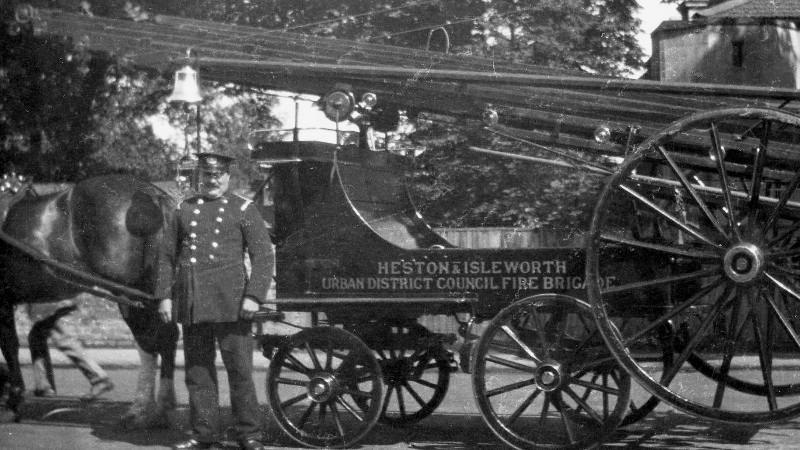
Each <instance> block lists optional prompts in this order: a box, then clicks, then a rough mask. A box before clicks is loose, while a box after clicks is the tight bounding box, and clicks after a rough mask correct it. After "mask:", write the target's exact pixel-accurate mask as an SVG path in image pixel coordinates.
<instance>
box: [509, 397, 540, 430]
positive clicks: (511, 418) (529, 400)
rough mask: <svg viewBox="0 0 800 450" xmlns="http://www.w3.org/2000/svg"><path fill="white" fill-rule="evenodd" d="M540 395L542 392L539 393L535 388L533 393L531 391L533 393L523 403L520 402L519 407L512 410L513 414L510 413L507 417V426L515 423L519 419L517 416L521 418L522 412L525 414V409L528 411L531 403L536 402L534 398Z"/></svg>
mask: <svg viewBox="0 0 800 450" xmlns="http://www.w3.org/2000/svg"><path fill="white" fill-rule="evenodd" d="M541 393H542V391H541V390H540V389H538V388H537V389H536V390H535V391H533V392H532V393H531V395H529V396H528V397H527V398H526V399H525V401H523V402H522V403H521V404H520V405H519V406H518V407H517V409H515V410H514V412H513V413H511V415H510V416H508V424H509V425H512V424H513V423H514V422H516V421H517V419H518V418H519V416H521V415H522V413H523V412H525V410H526V409H528V407H529V406H531V403H533V401H534V400H536V397H537V396H539V394H541ZM545 404H546V403H545Z"/></svg>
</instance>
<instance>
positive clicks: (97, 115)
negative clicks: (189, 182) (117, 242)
mask: <svg viewBox="0 0 800 450" xmlns="http://www.w3.org/2000/svg"><path fill="white" fill-rule="evenodd" d="M35 3H37V4H39V5H40V6H43V7H51V8H52V7H61V8H63V9H67V10H76V9H78V8H79V7H80V8H83V9H84V10H89V11H90V12H91V13H93V14H95V15H101V16H112V17H125V18H128V19H133V20H141V19H145V18H147V17H149V16H151V15H153V14H160V13H163V14H172V15H179V16H183V17H188V18H196V19H205V20H216V21H222V22H229V23H239V24H247V25H255V26H260V27H265V28H274V29H284V30H291V31H298V32H304V33H309V34H316V35H322V36H331V37H338V38H347V39H356V40H362V41H370V42H376V43H385V44H393V45H403V46H410V47H415V48H426V47H430V48H431V49H433V50H448V51H452V52H460V53H468V54H477V55H484V56H489V57H491V58H494V59H495V60H497V61H515V62H522V63H526V64H538V65H543V66H548V67H559V68H567V69H575V68H581V69H583V70H587V71H592V72H598V73H601V74H606V75H619V74H622V73H625V71H626V70H627V68H638V67H640V66H641V64H642V61H641V59H642V54H641V51H640V50H639V48H638V46H637V44H636V42H635V40H634V35H635V32H636V31H637V28H638V21H637V20H636V19H635V18H634V16H633V12H634V11H635V9H636V8H637V5H636V2H635V0H562V1H555V0H537V1H532V0H528V1H525V0H416V1H407V0H383V1H368V0H340V1H336V2H333V1H327V0H302V1H297V0H274V1H271V2H260V1H259V2H257V1H246V0H225V1H218V0H192V1H187V0H175V1H171V2H162V1H160V0H144V1H141V2H136V3H131V2H129V1H124V0H106V1H95V2H91V4H89V3H88V2H81V3H79V2H77V1H76V0H39V1H38V2H35ZM87 5H88V6H87ZM440 27H441V28H443V29H446V30H447V39H445V36H444V34H443V33H441V31H437V32H434V33H431V30H435V29H437V30H438V29H439V28H440ZM0 39H3V48H2V50H0V51H1V52H3V59H2V62H0V83H4V84H3V87H6V88H7V89H4V90H3V92H2V93H0V102H2V103H0V108H2V109H0V113H2V114H0V139H2V142H3V143H4V151H3V152H2V154H1V155H0V161H2V162H3V164H4V166H7V164H8V163H12V162H13V163H14V164H16V165H18V166H22V167H21V169H22V168H24V169H25V170H26V171H29V172H30V171H31V170H32V169H35V170H38V172H37V175H38V176H39V177H40V179H48V180H73V179H76V178H79V177H82V176H87V175H90V174H94V173H99V172H104V171H105V172H107V171H123V170H124V171H134V172H138V173H141V174H144V175H148V176H158V177H164V176H165V173H164V172H165V170H166V169H165V168H166V167H169V165H168V164H167V163H169V162H171V161H172V160H173V159H175V158H176V157H179V156H180V155H181V153H182V152H183V148H182V147H183V146H181V145H178V146H175V145H174V144H170V143H167V142H162V141H160V140H159V139H158V138H157V137H156V136H155V134H154V133H153V130H152V128H151V127H150V126H149V123H148V121H147V117H149V116H150V115H152V114H155V113H161V112H166V113H167V114H168V115H169V116H170V118H171V120H172V121H173V123H174V124H175V125H177V126H178V127H179V128H185V127H190V125H191V123H192V119H191V117H190V116H189V115H187V114H186V113H184V112H182V111H180V110H173V109H171V108H167V107H166V106H165V104H164V98H165V97H166V95H167V94H168V92H169V80H167V79H166V78H165V77H164V76H162V75H161V74H153V73H146V72H139V71H136V70H133V69H130V68H127V67H125V66H124V65H122V64H121V62H120V61H113V60H108V59H104V58H103V57H102V56H100V55H90V56H91V57H90V58H87V57H86V55H85V54H84V53H83V52H81V51H79V49H75V48H73V47H70V46H69V45H68V44H67V43H63V42H60V43H59V42H55V41H39V40H35V39H29V38H26V37H22V36H10V35H7V34H4V35H3V37H2V38H0ZM446 41H449V42H447V44H449V45H447V48H445V43H446ZM32 55H36V56H35V57H34V56H32ZM70 55H71V56H70ZM31 80H33V83H31ZM206 86H209V85H208V83H207V84H206ZM239 88H241V87H239ZM239 88H237V87H229V86H216V85H212V86H210V87H209V92H211V93H212V95H210V96H209V98H208V99H206V100H205V101H204V103H203V107H202V111H203V124H204V129H205V133H204V136H205V140H206V141H207V145H212V144H213V145H234V146H242V148H244V146H243V143H244V140H245V136H244V135H243V133H246V130H249V129H250V127H252V126H259V125H264V124H268V123H270V120H269V106H268V101H267V100H266V99H267V98H268V97H265V96H263V95H260V94H253V93H252V92H250V93H242V92H241V91H239V92H233V91H232V89H233V90H236V89H239ZM231 94H233V97H230V95H231ZM217 95H219V96H227V97H228V98H234V100H233V101H232V102H225V103H223V102H220V101H218V100H217V98H221V97H217ZM240 95H241V96H240ZM237 96H238V97H237ZM260 102H261V103H260ZM256 103H258V105H256ZM3 117H5V119H3ZM417 128H418V132H417V135H412V136H411V138H412V139H415V140H416V141H418V142H420V143H425V144H426V146H427V149H428V150H427V152H426V153H425V154H424V155H423V156H422V158H421V159H420V160H419V161H418V163H419V164H418V166H419V167H420V176H419V177H418V179H417V180H418V182H419V183H421V184H419V186H418V192H422V193H424V194H426V196H427V197H428V199H438V200H442V201H445V202H447V204H448V205H450V206H455V207H456V209H455V210H454V211H448V210H447V208H444V207H438V206H435V205H432V204H429V205H428V206H427V210H428V211H429V212H430V213H431V218H432V220H433V222H434V223H436V224H483V225H518V226H553V224H555V223H557V222H558V220H557V219H555V218H553V217H552V214H551V212H548V211H547V209H548V208H555V209H559V204H569V205H570V206H569V207H570V208H571V207H573V205H575V204H578V205H582V204H585V203H587V202H586V201H584V198H585V197H586V196H585V195H584V194H583V193H585V192H588V191H589V190H590V189H589V188H590V187H591V186H592V185H593V183H594V181H591V177H589V178H587V177H585V176H584V175H581V174H579V173H578V172H576V171H565V172H564V173H559V172H557V171H553V170H552V169H551V168H549V167H547V168H541V167H533V168H531V167H530V166H529V165H528V164H527V163H519V162H513V161H498V160H494V159H490V158H486V157H476V156H475V155H470V154H466V153H464V152H463V151H462V150H460V149H459V146H460V145H462V144H461V143H463V142H464V140H465V139H467V138H469V139H472V140H473V141H475V142H480V143H483V144H486V145H492V146H494V148H495V149H499V150H502V149H512V150H513V149H514V147H512V146H510V145H511V144H510V143H508V142H503V141H499V140H489V139H487V138H486V137H485V136H475V135H474V133H472V134H470V129H469V126H466V127H463V126H462V127H457V126H449V127H446V128H444V129H440V130H439V131H442V132H444V133H445V134H446V135H447V136H446V137H445V139H443V141H445V142H446V144H445V145H439V144H438V143H437V142H438V141H442V139H429V137H428V136H426V133H428V134H430V132H431V130H434V129H433V128H426V126H423V125H419V126H418V127H417ZM434 128H435V127H434ZM434 131H436V130H434ZM436 132H438V131H436ZM434 134H435V133H434ZM190 136H191V137H193V136H194V133H191V135H190ZM215 140H217V141H218V142H216V141H215ZM448 158H450V160H448ZM33 161H36V163H33ZM40 161H44V162H45V164H40V163H39V162H40ZM448 161H452V163H449V162H448ZM37 164H38V166H40V167H39V169H36V168H35V166H37ZM166 175H168V174H166ZM472 177H478V179H479V180H482V181H481V182H480V183H476V182H475V180H473V179H472ZM426 183H427V184H426ZM562 185H565V186H569V187H570V189H569V190H571V191H572V192H575V193H577V194H578V197H579V198H575V199H573V200H564V201H563V202H558V201H556V202H555V203H556V204H555V205H554V204H552V203H553V202H550V203H548V200H546V199H545V197H548V198H550V197H552V198H555V199H556V200H558V199H562V197H559V196H558V195H557V194H553V193H552V192H551V191H552V190H554V189H555V188H556V187H559V186H562ZM565 208H566V207H561V208H560V209H561V210H564V209H565ZM562 212H567V214H566V217H567V219H564V220H562V222H569V221H574V217H573V218H570V217H571V216H572V214H571V213H569V211H562ZM559 220H560V219H559Z"/></svg>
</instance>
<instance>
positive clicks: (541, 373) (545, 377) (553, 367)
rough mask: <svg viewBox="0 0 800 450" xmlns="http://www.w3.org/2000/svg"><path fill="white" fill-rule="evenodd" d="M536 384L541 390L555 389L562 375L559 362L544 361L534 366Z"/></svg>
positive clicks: (560, 381) (559, 383) (559, 384)
mask: <svg viewBox="0 0 800 450" xmlns="http://www.w3.org/2000/svg"><path fill="white" fill-rule="evenodd" d="M534 376H535V378H536V384H537V386H539V389H541V390H543V391H548V392H550V391H555V390H556V389H558V388H560V387H561V384H562V382H563V380H564V376H563V374H562V370H561V364H559V363H557V362H549V363H544V364H542V365H540V366H539V367H537V368H536V373H535V375H534Z"/></svg>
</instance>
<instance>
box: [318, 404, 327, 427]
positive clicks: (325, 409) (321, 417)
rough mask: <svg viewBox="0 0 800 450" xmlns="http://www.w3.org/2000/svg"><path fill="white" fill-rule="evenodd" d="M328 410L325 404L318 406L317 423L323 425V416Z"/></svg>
mask: <svg viewBox="0 0 800 450" xmlns="http://www.w3.org/2000/svg"><path fill="white" fill-rule="evenodd" d="M327 410H328V408H327V404H326V403H320V404H319V423H321V424H322V423H325V415H326V411H327Z"/></svg>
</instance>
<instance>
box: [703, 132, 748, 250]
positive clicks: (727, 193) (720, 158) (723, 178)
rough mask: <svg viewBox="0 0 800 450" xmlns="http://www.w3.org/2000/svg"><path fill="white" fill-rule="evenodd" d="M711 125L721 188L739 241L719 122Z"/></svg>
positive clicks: (734, 232) (730, 223)
mask: <svg viewBox="0 0 800 450" xmlns="http://www.w3.org/2000/svg"><path fill="white" fill-rule="evenodd" d="M710 125H711V128H710V130H709V133H710V137H711V146H712V147H713V150H714V154H715V155H716V158H715V160H716V162H717V171H718V172H719V181H720V188H721V189H722V196H723V198H724V199H725V206H727V208H728V214H727V215H728V224H729V225H730V227H731V230H732V231H733V235H734V237H736V241H737V242H739V241H741V240H742V236H741V233H740V232H739V226H738V225H737V224H736V214H735V212H734V209H733V199H732V198H731V190H730V186H729V185H728V171H727V170H725V155H723V154H722V144H721V143H720V139H719V132H718V131H717V124H716V123H715V122H713V121H712V122H711V124H710Z"/></svg>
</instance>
